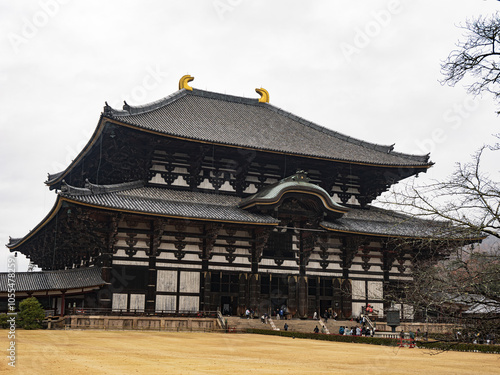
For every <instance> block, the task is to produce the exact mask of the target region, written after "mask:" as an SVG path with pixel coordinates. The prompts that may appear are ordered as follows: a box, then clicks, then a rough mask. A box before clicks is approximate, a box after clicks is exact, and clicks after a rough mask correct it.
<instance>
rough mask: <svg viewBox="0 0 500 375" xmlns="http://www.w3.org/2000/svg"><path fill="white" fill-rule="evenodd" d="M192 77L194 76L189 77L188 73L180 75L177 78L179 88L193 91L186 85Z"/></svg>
mask: <svg viewBox="0 0 500 375" xmlns="http://www.w3.org/2000/svg"><path fill="white" fill-rule="evenodd" d="M193 79H194V77H191V76H190V75H189V74H186V75H185V76H182V77H181V79H180V80H179V90H182V89H186V90H189V91H193V88H192V87H191V86H189V85H188V82H191V81H192V80H193Z"/></svg>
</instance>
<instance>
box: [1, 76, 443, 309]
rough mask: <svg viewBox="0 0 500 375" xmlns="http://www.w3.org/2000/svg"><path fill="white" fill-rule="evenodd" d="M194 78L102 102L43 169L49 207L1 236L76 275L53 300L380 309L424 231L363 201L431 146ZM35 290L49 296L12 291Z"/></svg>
mask: <svg viewBox="0 0 500 375" xmlns="http://www.w3.org/2000/svg"><path fill="white" fill-rule="evenodd" d="M192 79H193V78H192V77H190V76H184V77H183V78H182V79H181V81H180V82H179V90H178V91H177V92H175V93H173V94H172V95H170V96H167V97H166V98H163V99H161V100H158V101H156V102H154V103H150V104H147V105H143V106H131V105H129V104H127V103H125V104H124V106H123V109H121V110H117V109H114V108H111V107H110V106H108V105H107V104H106V106H105V107H104V111H103V113H102V114H101V116H100V119H99V122H98V125H97V127H96V130H95V132H94V134H93V135H92V137H91V139H90V140H89V142H88V143H87V145H86V146H85V147H84V148H83V150H82V151H81V152H80V154H79V155H78V156H77V157H76V158H75V160H74V161H73V162H72V163H71V164H70V165H69V166H68V167H67V168H66V169H65V170H64V171H62V172H59V173H57V174H52V175H49V176H48V180H47V181H46V184H47V186H48V188H49V189H53V190H56V192H57V200H56V203H55V204H54V207H53V208H52V209H51V211H50V212H49V213H48V214H47V216H46V217H45V219H44V220H43V221H42V222H41V223H40V224H39V225H38V226H37V227H35V228H34V229H33V230H32V231H30V233H29V234H27V235H26V236H24V237H22V238H12V239H11V241H10V243H9V244H8V245H7V246H8V247H9V248H10V250H11V251H18V252H21V253H23V254H25V255H26V256H28V257H29V258H30V259H31V260H32V261H33V262H34V263H35V264H37V265H38V266H39V267H41V268H42V269H43V270H44V272H42V274H44V273H45V274H47V273H50V274H51V275H57V274H58V273H60V274H63V273H65V274H70V275H71V272H73V273H74V275H79V276H78V277H79V279H77V280H75V279H73V283H75V282H76V284H77V285H76V284H75V285H72V286H71V287H70V285H68V287H67V288H65V286H64V285H63V284H64V281H63V279H64V278H58V280H60V283H62V284H61V285H59V284H58V285H57V288H52V289H51V291H52V292H51V293H52V294H51V295H52V296H53V297H52V299H51V301H52V302H50V303H51V304H52V307H53V308H57V309H58V312H60V313H62V312H63V311H64V309H65V301H66V300H67V299H68V298H72V299H71V303H73V306H77V307H86V308H89V309H90V308H96V309H97V308H98V309H101V311H103V310H104V311H106V310H107V311H110V312H113V311H122V312H123V311H127V312H132V313H133V312H137V313H144V314H158V313H184V312H191V313H192V312H198V311H214V310H217V309H220V310H221V311H223V312H224V313H226V314H233V315H236V314H243V313H244V311H245V310H246V309H247V308H250V309H252V310H254V311H256V312H258V313H262V312H271V311H274V310H275V309H276V308H280V307H285V308H286V310H287V311H288V313H289V314H290V315H292V316H294V317H299V318H306V317H309V316H312V315H313V313H314V312H315V311H316V312H322V311H325V310H327V309H331V310H333V311H335V312H336V313H337V314H338V315H339V316H341V317H345V318H349V317H351V316H358V315H359V314H360V313H361V309H362V307H363V306H365V305H366V304H368V303H370V304H371V305H372V306H373V307H374V308H375V310H376V311H378V313H379V314H380V315H381V316H382V315H384V307H386V306H387V303H388V301H386V298H385V297H386V296H387V294H388V291H389V290H391V288H392V289H394V288H395V287H397V285H398V284H399V283H400V282H402V281H403V282H404V281H409V280H411V273H410V267H411V262H412V259H414V258H415V257H425V256H426V251H425V245H424V244H425V243H426V241H427V240H428V239H429V238H432V237H433V236H435V235H436V233H435V229H436V228H435V226H433V225H429V224H428V223H427V222H424V221H422V220H418V219H416V218H413V217H411V216H406V215H401V214H397V213H395V212H392V211H388V210H384V209H381V208H377V207H374V206H372V205H371V203H372V201H374V200H375V199H376V198H377V197H378V196H379V195H380V194H381V193H383V192H385V191H387V190H388V189H389V187H390V186H391V185H392V184H394V183H396V182H398V181H400V180H402V179H405V178H408V177H410V176H414V175H416V174H418V173H421V172H425V171H426V170H427V169H428V168H429V167H431V165H432V163H431V162H429V156H428V155H421V156H419V155H409V154H403V153H398V152H395V151H394V150H393V146H383V145H377V144H372V143H368V142H364V141H361V140H357V139H353V138H351V137H348V136H345V135H343V134H340V133H337V132H335V131H332V130H329V129H327V128H324V127H322V126H319V125H317V124H314V123H312V122H310V121H307V120H305V119H303V118H300V117H298V116H295V115H293V114H292V113H290V112H286V111H284V110H282V109H280V108H277V107H275V106H273V105H271V104H270V103H269V94H268V92H267V91H266V90H264V89H257V90H256V91H257V92H258V93H259V94H260V96H261V97H260V98H259V99H251V98H243V97H237V96H232V95H225V94H219V93H214V92H209V91H203V90H198V89H195V88H192V87H190V86H189V84H188V82H190V81H191V80H192ZM89 269H91V270H92V272H91V273H89V272H86V271H84V270H89ZM87 274H89V275H90V274H91V275H92V280H87V279H86V276H85V275H87ZM97 275H99V276H97ZM27 277H28V276H27ZM37 277H38V278H40V277H41V276H37ZM53 277H56V278H57V276H53ZM64 280H66V279H64ZM68 283H69V282H68ZM35 284H36V282H35ZM80 284H81V285H80ZM80 286H81V288H82V289H81V290H79V289H78V287H80ZM84 287H86V288H88V290H84V289H83V288H84ZM30 288H31V289H30ZM72 288H73V289H72ZM75 288H76V289H75ZM42 289H43V288H42ZM49 289H50V288H49ZM71 290H73V297H71V296H70V295H68V293H69V292H68V291H71ZM38 292H39V293H42V294H43V293H46V295H49V294H48V293H49V292H48V290H47V288H45V289H43V290H42V291H40V288H39V289H34V286H33V285H31V284H29V283H28V284H27V287H26V291H24V293H26V295H35V296H36V295H37V293H38Z"/></svg>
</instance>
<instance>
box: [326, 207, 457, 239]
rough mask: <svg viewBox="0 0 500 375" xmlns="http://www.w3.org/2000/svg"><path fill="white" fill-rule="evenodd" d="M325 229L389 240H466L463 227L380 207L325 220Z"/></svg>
mask: <svg viewBox="0 0 500 375" xmlns="http://www.w3.org/2000/svg"><path fill="white" fill-rule="evenodd" d="M321 226H322V227H324V228H325V229H329V230H333V231H338V232H347V233H359V234H366V235H375V236H387V237H410V238H437V239H443V238H448V239H452V238H457V237H463V235H464V232H463V231H460V230H459V229H460V228H457V227H454V226H451V225H449V223H446V222H443V221H434V220H424V219H421V218H417V217H414V216H409V215H404V214H401V213H398V212H395V211H390V210H385V209H382V208H379V207H373V206H372V207H369V208H368V209H355V208H351V210H349V211H348V212H347V213H345V214H344V216H343V217H342V218H340V219H337V220H335V221H323V222H322V223H321Z"/></svg>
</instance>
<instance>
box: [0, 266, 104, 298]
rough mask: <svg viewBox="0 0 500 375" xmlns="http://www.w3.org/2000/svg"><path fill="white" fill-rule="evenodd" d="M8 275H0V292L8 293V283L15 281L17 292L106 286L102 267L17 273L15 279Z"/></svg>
mask: <svg viewBox="0 0 500 375" xmlns="http://www.w3.org/2000/svg"><path fill="white" fill-rule="evenodd" d="M8 275H9V274H8V273H0V292H7V291H8V289H9V288H8V283H9V281H11V280H14V288H15V291H16V292H35V291H46V290H47V291H48V290H69V289H79V288H87V287H92V286H99V285H104V284H105V281H104V280H103V279H102V278H101V268H100V267H90V268H75V269H72V270H64V271H44V272H16V273H15V277H14V279H10V280H9V277H8Z"/></svg>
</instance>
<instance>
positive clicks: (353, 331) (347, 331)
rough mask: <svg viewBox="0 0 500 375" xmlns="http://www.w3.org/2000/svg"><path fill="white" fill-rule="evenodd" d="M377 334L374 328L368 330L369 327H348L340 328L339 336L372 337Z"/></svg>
mask: <svg viewBox="0 0 500 375" xmlns="http://www.w3.org/2000/svg"><path fill="white" fill-rule="evenodd" d="M374 334H375V329H374V328H368V327H367V326H363V327H359V326H355V327H350V328H349V327H347V326H340V328H339V335H344V336H372V337H373V335H374Z"/></svg>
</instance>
